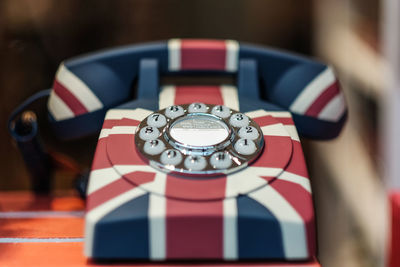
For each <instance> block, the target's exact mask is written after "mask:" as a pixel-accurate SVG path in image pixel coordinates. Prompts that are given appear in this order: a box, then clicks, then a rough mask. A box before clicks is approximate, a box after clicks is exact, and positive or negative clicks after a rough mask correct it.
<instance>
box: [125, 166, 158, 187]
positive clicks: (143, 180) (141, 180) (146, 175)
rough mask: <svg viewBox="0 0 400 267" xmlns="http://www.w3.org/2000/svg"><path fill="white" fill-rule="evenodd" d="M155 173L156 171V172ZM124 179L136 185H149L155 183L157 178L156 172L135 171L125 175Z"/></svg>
mask: <svg viewBox="0 0 400 267" xmlns="http://www.w3.org/2000/svg"><path fill="white" fill-rule="evenodd" d="M154 171H155V170H154ZM124 178H125V179H127V180H128V181H130V182H132V183H134V184H135V185H141V184H147V183H150V182H153V181H154V179H155V178H156V173H155V172H142V171H134V172H130V173H128V174H124Z"/></svg>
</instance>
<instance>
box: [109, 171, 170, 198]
mask: <svg viewBox="0 0 400 267" xmlns="http://www.w3.org/2000/svg"><path fill="white" fill-rule="evenodd" d="M114 168H115V169H116V170H117V172H118V173H119V174H121V175H125V174H127V173H131V172H134V171H141V172H150V173H154V174H155V177H154V180H153V181H152V182H149V183H145V184H141V185H140V187H141V188H143V189H144V190H146V191H148V192H152V193H157V194H160V195H165V185H166V181H167V179H166V174H165V173H164V172H160V171H157V170H155V169H154V168H153V167H151V166H149V165H114Z"/></svg>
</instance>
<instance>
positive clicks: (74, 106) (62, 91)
mask: <svg viewBox="0 0 400 267" xmlns="http://www.w3.org/2000/svg"><path fill="white" fill-rule="evenodd" d="M53 90H54V93H56V94H57V95H58V96H59V97H60V98H61V99H62V100H63V101H64V103H65V104H66V105H67V106H68V107H69V108H70V110H71V111H72V112H73V113H74V114H75V115H76V116H78V115H80V114H84V113H87V112H88V110H87V109H86V107H85V106H84V105H83V104H82V103H81V102H80V101H79V99H77V98H76V97H75V95H74V94H72V93H71V92H70V91H69V90H68V89H67V88H66V87H64V86H63V85H62V84H61V83H59V82H58V81H57V80H54V84H53Z"/></svg>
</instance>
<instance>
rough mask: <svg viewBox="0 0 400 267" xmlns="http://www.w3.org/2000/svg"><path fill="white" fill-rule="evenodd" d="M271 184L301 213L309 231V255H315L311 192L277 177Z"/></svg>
mask: <svg viewBox="0 0 400 267" xmlns="http://www.w3.org/2000/svg"><path fill="white" fill-rule="evenodd" d="M270 185H271V186H272V187H273V188H274V189H275V190H277V191H278V192H279V193H280V194H281V195H282V197H284V198H285V199H286V201H288V202H289V204H290V205H291V206H292V207H293V208H294V209H295V210H296V211H297V212H298V213H299V215H300V216H301V218H302V219H303V221H304V224H305V225H304V226H305V228H306V232H307V247H308V253H309V256H310V257H312V256H315V253H316V244H315V242H316V239H315V222H314V210H313V203H312V197H311V194H310V193H308V192H307V191H306V190H305V189H304V188H303V187H301V186H300V185H298V184H295V183H292V182H288V181H283V180H279V179H276V180H274V181H273V182H272V183H270Z"/></svg>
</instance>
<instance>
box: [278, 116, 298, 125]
mask: <svg viewBox="0 0 400 267" xmlns="http://www.w3.org/2000/svg"><path fill="white" fill-rule="evenodd" d="M274 119H275V120H277V121H279V122H280V123H282V124H283V125H294V121H293V119H292V118H279V117H274Z"/></svg>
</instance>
